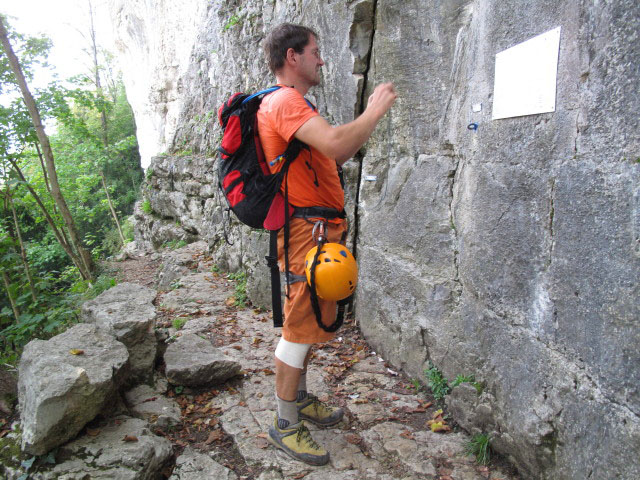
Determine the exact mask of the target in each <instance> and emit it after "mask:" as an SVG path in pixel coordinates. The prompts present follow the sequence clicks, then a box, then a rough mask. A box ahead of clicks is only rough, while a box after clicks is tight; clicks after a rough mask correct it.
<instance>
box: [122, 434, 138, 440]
mask: <svg viewBox="0 0 640 480" xmlns="http://www.w3.org/2000/svg"><path fill="white" fill-rule="evenodd" d="M122 441H123V442H137V441H138V437H136V436H134V435H125V437H124V438H123V439H122Z"/></svg>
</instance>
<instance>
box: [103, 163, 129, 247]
mask: <svg viewBox="0 0 640 480" xmlns="http://www.w3.org/2000/svg"><path fill="white" fill-rule="evenodd" d="M100 175H101V176H102V186H103V187H104V193H106V194H107V202H109V209H110V210H111V215H113V219H114V220H115V221H116V226H117V227H118V233H119V234H120V240H121V241H122V246H123V247H124V244H125V239H124V235H123V233H122V227H120V222H119V221H118V215H116V211H115V209H114V208H113V203H111V196H110V195H109V189H108V188H107V182H106V181H105V178H104V173H103V172H100Z"/></svg>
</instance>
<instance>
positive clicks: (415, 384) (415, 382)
mask: <svg viewBox="0 0 640 480" xmlns="http://www.w3.org/2000/svg"><path fill="white" fill-rule="evenodd" d="M411 386H412V387H413V388H414V390H415V391H416V393H417V392H421V391H422V384H421V383H420V380H418V379H417V378H412V379H411Z"/></svg>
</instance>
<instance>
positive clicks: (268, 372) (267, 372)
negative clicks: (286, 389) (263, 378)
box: [262, 368, 276, 375]
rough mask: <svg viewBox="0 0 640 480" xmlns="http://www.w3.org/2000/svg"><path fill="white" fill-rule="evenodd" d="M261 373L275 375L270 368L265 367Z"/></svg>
mask: <svg viewBox="0 0 640 480" xmlns="http://www.w3.org/2000/svg"><path fill="white" fill-rule="evenodd" d="M262 373H264V374H265V375H275V374H276V373H275V372H274V371H273V370H271V369H270V368H265V369H264V370H262Z"/></svg>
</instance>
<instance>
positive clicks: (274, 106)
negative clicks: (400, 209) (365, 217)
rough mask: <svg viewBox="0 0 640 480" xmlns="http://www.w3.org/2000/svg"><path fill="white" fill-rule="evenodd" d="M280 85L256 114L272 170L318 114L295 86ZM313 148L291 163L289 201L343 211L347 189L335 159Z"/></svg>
mask: <svg viewBox="0 0 640 480" xmlns="http://www.w3.org/2000/svg"><path fill="white" fill-rule="evenodd" d="M281 87H282V88H280V89H279V90H276V91H275V92H273V93H270V94H269V95H267V96H265V97H264V98H263V99H262V103H261V104H260V108H259V110H258V116H257V118H258V133H259V135H260V141H261V142H262V149H263V150H264V154H265V158H266V160H267V162H268V163H269V168H270V169H271V172H272V173H275V172H277V171H279V170H280V169H281V168H282V164H283V161H279V162H277V163H275V164H274V165H271V162H273V160H274V159H276V158H277V157H278V156H279V155H282V154H283V153H284V151H285V150H286V149H287V145H288V144H289V142H291V141H292V140H293V139H294V134H295V133H296V132H297V131H298V129H299V128H300V127H301V126H302V125H304V124H305V122H307V120H309V119H310V118H312V117H314V116H316V115H318V112H316V111H315V110H314V109H313V108H311V107H310V106H309V104H308V103H307V101H306V100H305V99H304V97H303V96H302V95H301V94H300V93H299V92H298V91H297V90H296V89H294V88H291V87H285V86H282V85H281ZM310 148H311V152H309V150H307V149H302V151H301V152H300V155H298V158H296V159H295V160H294V161H293V162H291V165H290V166H289V174H288V184H289V203H290V204H291V205H294V206H296V207H329V208H335V209H336V210H340V211H341V210H342V209H343V208H344V191H343V189H342V186H341V185H340V177H339V176H338V170H337V168H336V162H335V160H333V159H331V158H329V157H327V156H326V155H323V154H322V153H320V152H319V151H318V150H316V149H315V148H313V147H310ZM282 191H284V182H283V183H282Z"/></svg>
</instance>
